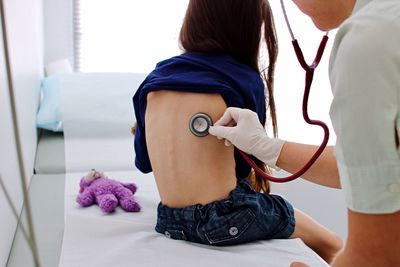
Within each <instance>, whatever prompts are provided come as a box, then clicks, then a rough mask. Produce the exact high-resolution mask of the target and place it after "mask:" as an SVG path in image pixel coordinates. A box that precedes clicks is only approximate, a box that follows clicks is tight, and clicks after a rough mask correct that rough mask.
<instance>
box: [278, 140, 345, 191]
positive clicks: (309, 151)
mask: <svg viewBox="0 0 400 267" xmlns="http://www.w3.org/2000/svg"><path fill="white" fill-rule="evenodd" d="M317 149H318V147H317V146H312V145H305V144H298V143H293V142H285V144H284V145H283V147H282V150H281V153H280V155H279V158H278V160H277V162H276V165H277V166H278V167H279V168H281V169H283V170H285V171H287V172H289V173H295V172H297V171H298V170H300V168H302V167H303V166H304V165H305V164H306V163H307V161H308V160H309V159H310V158H311V157H312V155H313V154H314V153H315V151H316V150H317ZM302 178H303V179H306V180H308V181H310V182H313V183H316V184H320V185H324V186H327V187H333V188H340V180H339V173H338V169H337V164H336V158H335V156H334V154H333V147H326V148H325V150H324V151H323V152H322V154H321V156H319V158H318V159H317V161H316V162H315V163H314V164H313V166H311V168H310V169H309V170H308V171H307V172H306V173H305V174H303V175H302Z"/></svg>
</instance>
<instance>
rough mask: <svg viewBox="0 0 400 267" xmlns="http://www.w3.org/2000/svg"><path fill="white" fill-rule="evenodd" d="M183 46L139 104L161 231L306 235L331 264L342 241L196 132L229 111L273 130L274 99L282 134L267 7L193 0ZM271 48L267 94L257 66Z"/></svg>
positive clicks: (239, 239)
mask: <svg viewBox="0 0 400 267" xmlns="http://www.w3.org/2000/svg"><path fill="white" fill-rule="evenodd" d="M262 33H263V34H262ZM262 35H263V36H262ZM262 38H264V40H263V41H261V40H262ZM180 43H181V46H182V48H183V49H184V50H185V53H183V54H182V55H180V56H177V57H173V58H171V59H168V60H165V61H163V62H160V63H159V64H158V65H157V67H156V69H155V70H154V71H153V72H152V73H150V74H149V76H148V77H147V78H146V80H145V81H144V82H143V84H142V85H141V86H140V87H139V89H138V91H137V92H136V94H135V96H134V98H133V103H134V109H135V114H136V118H137V129H136V134H135V151H136V159H135V164H136V166H137V167H138V169H139V170H141V171H142V172H145V173H148V172H151V171H153V172H154V177H155V179H156V183H157V187H158V191H159V194H160V198H161V203H160V204H159V206H158V218H157V225H156V231H157V232H160V233H163V234H165V235H166V236H168V237H171V238H173V239H181V240H188V241H191V242H198V243H202V244H209V245H217V246H224V245H235V244H241V243H245V242H251V241H254V240H266V239H273V238H296V237H300V238H302V239H303V241H304V242H305V243H306V244H307V245H308V246H310V247H311V248H312V249H314V250H315V251H316V252H317V253H318V254H319V255H320V256H321V257H322V258H324V259H325V260H326V261H327V262H330V261H331V260H332V259H333V257H334V255H335V254H336V253H337V252H338V250H339V249H340V248H341V240H340V238H339V237H338V236H337V235H336V234H334V233H332V232H331V231H329V230H328V229H326V228H324V227H323V226H321V225H319V224H318V223H316V222H315V221H313V220H312V219H311V218H310V217H308V216H307V215H305V214H304V213H302V212H300V211H298V210H296V209H294V208H293V207H292V205H291V204H290V203H289V202H287V201H286V200H285V199H283V198H282V197H280V196H278V195H273V194H269V184H268V182H267V181H265V180H263V179H262V178H261V177H257V176H256V175H254V172H253V171H252V170H251V168H250V167H249V166H248V165H247V163H246V162H245V161H244V159H243V158H241V156H240V154H238V152H237V151H236V149H234V148H232V147H226V146H225V145H224V144H223V143H222V142H220V141H219V140H217V139H216V138H214V137H212V136H206V137H197V136H195V135H193V134H192V133H191V132H190V130H189V126H188V125H189V121H190V119H191V117H192V116H193V115H194V114H196V113H198V112H204V113H207V114H208V115H210V116H211V118H212V120H213V121H215V120H216V119H217V118H220V117H221V116H222V114H223V113H224V111H225V109H226V107H230V106H234V107H241V108H248V109H251V110H253V111H255V112H257V114H258V117H259V120H260V122H261V123H262V124H263V125H265V123H266V110H267V109H266V102H267V103H268V107H269V113H270V116H271V120H272V125H273V127H274V132H275V133H276V115H275V105H274V98H273V75H274V66H275V61H276V57H277V41H276V35H275V29H274V23H273V17H272V13H271V9H270V6H269V3H268V1H267V0H247V1H243V0H218V1H215V0H191V1H190V2H189V6H188V9H187V12H186V16H185V19H184V22H183V26H182V29H181V33H180ZM263 43H264V45H265V46H266V47H265V48H266V51H267V55H268V60H269V66H268V68H267V70H266V73H265V74H264V77H265V84H266V89H267V93H265V86H264V82H263V80H262V79H261V71H260V68H259V66H258V62H259V51H260V45H262V44H263ZM267 99H268V101H267ZM255 145H257V144H255ZM258 164H259V165H260V166H263V167H264V165H263V164H261V162H259V161H258Z"/></svg>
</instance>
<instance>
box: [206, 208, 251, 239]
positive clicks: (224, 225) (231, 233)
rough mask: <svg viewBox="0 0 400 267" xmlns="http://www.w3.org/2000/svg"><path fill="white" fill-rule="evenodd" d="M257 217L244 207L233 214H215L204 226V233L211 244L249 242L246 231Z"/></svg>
mask: <svg viewBox="0 0 400 267" xmlns="http://www.w3.org/2000/svg"><path fill="white" fill-rule="evenodd" d="M254 219H255V215H254V213H253V212H252V211H251V210H250V209H249V208H247V209H243V210H240V211H236V212H234V213H231V214H223V215H221V216H218V215H217V214H215V215H214V216H213V217H212V218H211V219H210V221H209V222H208V223H207V224H206V225H205V227H204V234H205V237H206V238H207V241H208V242H209V243H210V244H211V245H235V244H241V243H244V242H248V241H249V240H247V238H246V231H247V230H248V228H249V226H250V225H251V224H252V223H253V221H254Z"/></svg>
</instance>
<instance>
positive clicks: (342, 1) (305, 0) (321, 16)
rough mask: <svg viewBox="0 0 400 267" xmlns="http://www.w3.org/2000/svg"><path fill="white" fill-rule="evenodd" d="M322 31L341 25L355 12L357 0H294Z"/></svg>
mask: <svg viewBox="0 0 400 267" xmlns="http://www.w3.org/2000/svg"><path fill="white" fill-rule="evenodd" d="M293 2H294V3H295V4H296V5H297V7H298V8H299V9H300V10H301V11H302V12H303V13H304V14H306V15H307V16H309V17H310V18H311V19H312V21H313V22H314V24H315V26H316V27H317V28H318V29H320V30H322V31H329V30H332V29H335V28H337V27H339V26H340V24H342V23H343V21H345V20H346V19H347V18H348V17H350V15H351V14H352V12H353V9H354V6H355V4H356V2H357V0H324V1H321V0H293Z"/></svg>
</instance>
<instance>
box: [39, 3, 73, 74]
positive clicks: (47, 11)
mask: <svg viewBox="0 0 400 267" xmlns="http://www.w3.org/2000/svg"><path fill="white" fill-rule="evenodd" d="M43 10H44V14H43V15H44V36H45V39H44V40H45V42H44V43H45V45H44V48H45V52H44V63H45V64H47V63H50V62H52V61H55V60H59V59H62V58H68V59H69V60H70V63H71V64H72V66H73V64H74V48H73V45H74V41H73V0H43Z"/></svg>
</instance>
